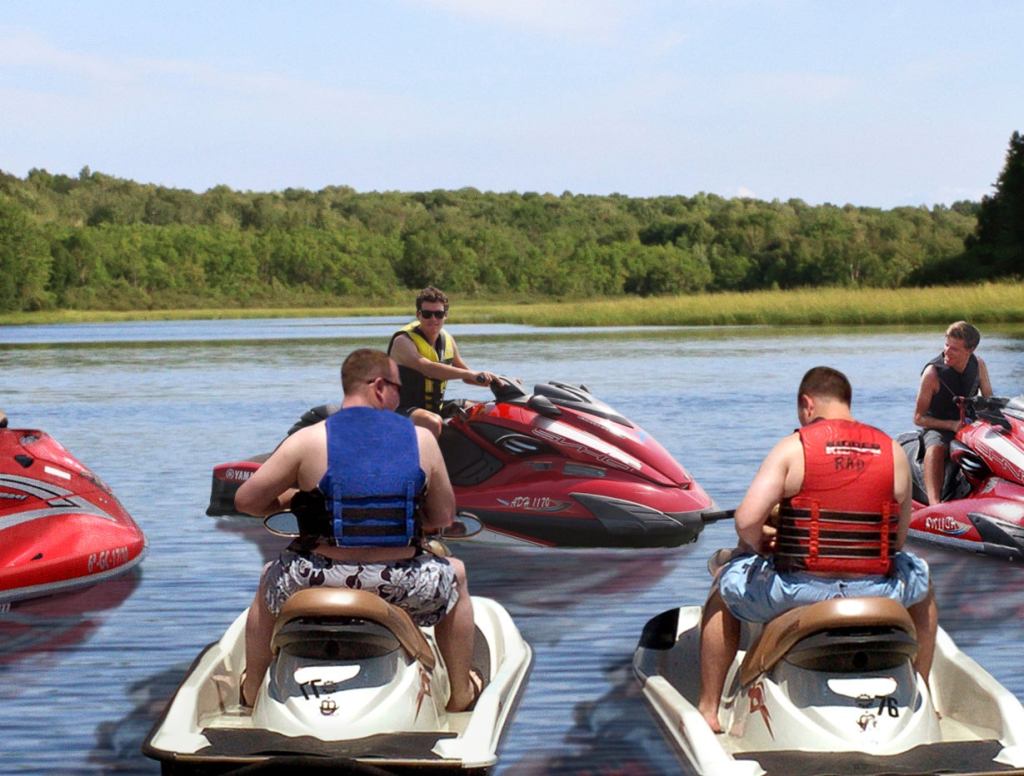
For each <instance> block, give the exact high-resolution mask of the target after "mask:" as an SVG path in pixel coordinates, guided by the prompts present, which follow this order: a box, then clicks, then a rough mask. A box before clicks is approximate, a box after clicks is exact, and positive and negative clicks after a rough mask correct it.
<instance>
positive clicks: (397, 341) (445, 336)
mask: <svg viewBox="0 0 1024 776" xmlns="http://www.w3.org/2000/svg"><path fill="white" fill-rule="evenodd" d="M447 317H448V297H447V296H445V294H444V292H443V291H440V290H439V289H436V288H434V287H433V286H428V287H427V288H424V289H423V290H422V291H420V293H419V295H418V296H417V297H416V320H415V321H413V322H411V323H409V324H407V325H405V326H403V327H402V328H401V329H399V330H398V331H396V332H395V333H394V335H393V336H392V337H391V342H390V344H389V345H388V355H389V356H391V358H393V359H394V360H395V362H396V363H397V364H398V370H399V374H400V375H401V377H402V395H401V398H400V399H399V402H398V412H400V413H402V414H404V415H408V416H409V417H410V418H412V421H413V423H415V424H416V425H417V426H422V427H423V428H426V429H428V430H429V431H430V432H431V433H433V435H434V436H435V437H437V436H439V435H440V434H441V414H440V413H441V405H442V403H443V402H444V389H445V386H446V385H447V382H448V380H462V382H464V383H467V384H469V385H477V386H481V385H483V386H486V385H490V384H491V383H492V382H493V381H494V380H495V379H496V378H495V376H494V375H493V374H491V373H490V372H476V371H474V370H472V369H470V368H469V367H468V366H467V365H466V362H465V361H463V360H462V356H460V355H459V348H458V347H457V346H456V344H455V338H454V337H452V335H451V334H449V333H448V332H446V331H445V330H444V322H445V319H446V318H447Z"/></svg>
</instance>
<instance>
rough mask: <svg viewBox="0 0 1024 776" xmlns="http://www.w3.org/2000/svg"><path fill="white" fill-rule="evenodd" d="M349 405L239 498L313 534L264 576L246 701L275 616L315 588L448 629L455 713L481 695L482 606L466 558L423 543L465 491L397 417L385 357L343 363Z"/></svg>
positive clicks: (271, 463) (293, 439)
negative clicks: (295, 520)
mask: <svg viewBox="0 0 1024 776" xmlns="http://www.w3.org/2000/svg"><path fill="white" fill-rule="evenodd" d="M341 382H342V389H343V391H344V401H343V402H342V406H341V409H340V410H339V411H338V412H336V413H334V414H333V415H331V416H330V417H328V418H327V419H326V420H324V421H321V422H319V423H316V424H314V425H312V426H307V427H306V428H303V429H300V430H299V431H296V432H295V433H294V434H292V435H291V436H289V437H287V438H286V439H285V440H284V442H282V443H281V445H280V446H279V447H278V448H277V449H276V450H275V451H274V452H273V454H272V455H271V456H270V458H268V459H267V461H266V462H265V463H264V464H263V465H262V466H260V468H259V469H258V470H257V471H256V472H255V473H254V474H253V476H252V477H251V478H250V479H249V480H247V481H246V482H245V483H244V484H243V485H242V486H241V487H240V488H239V489H238V492H237V493H236V495H235V507H236V508H237V509H238V511H239V512H245V513H247V514H251V515H269V514H273V513H275V512H280V511H282V510H284V509H287V508H289V507H291V508H292V510H293V511H294V512H295V513H296V515H297V516H299V522H300V533H301V534H302V538H300V539H299V540H298V541H296V542H293V544H292V545H291V546H290V547H289V548H288V549H287V550H285V551H284V552H282V553H281V555H280V557H279V558H278V559H277V560H276V561H272V562H270V563H268V564H267V565H266V566H265V567H264V569H263V574H262V576H261V577H260V584H259V588H258V590H257V593H256V597H255V599H254V600H253V602H252V606H251V607H250V608H249V618H248V621H247V623H246V673H245V680H244V683H243V686H242V695H243V700H244V701H245V702H246V703H247V704H251V703H252V702H253V701H254V700H255V698H256V695H257V692H258V690H259V687H260V684H261V683H262V681H263V676H264V674H265V673H266V670H267V666H269V664H270V660H271V652H270V638H271V634H272V632H273V626H274V620H275V618H276V616H277V614H278V613H279V612H280V610H281V607H282V606H283V605H284V602H285V601H286V600H287V599H288V597H289V596H291V595H292V594H293V593H295V592H296V591H298V590H301V589H303V588H306V587H311V586H314V585H326V586H329V587H354V588H357V589H361V590H368V591H370V592H374V593H376V594H377V595H379V596H381V597H382V598H384V600H386V601H389V602H390V603H394V604H395V605H397V606H399V607H401V608H402V609H404V610H405V611H406V612H408V613H409V615H410V616H411V617H412V619H413V621H414V622H415V623H416V624H417V625H422V626H430V625H436V630H435V633H436V635H437V642H438V647H439V648H440V650H441V655H442V656H443V657H444V660H445V665H446V666H447V668H448V674H449V679H450V683H451V688H452V689H451V695H450V696H449V700H448V710H449V711H461V710H463V709H465V708H467V707H468V706H469V705H470V704H471V703H472V702H473V701H474V699H475V698H476V696H477V695H478V694H479V692H480V689H481V686H480V681H479V679H480V677H479V676H476V675H475V673H473V672H471V669H470V666H471V662H472V657H473V654H472V653H473V640H474V635H473V634H474V625H473V608H472V602H471V600H470V597H469V589H468V587H467V582H466V571H465V567H464V566H463V564H462V562H461V561H459V560H457V559H455V558H450V557H449V558H442V557H438V556H436V555H433V554H432V553H430V552H429V551H427V550H426V549H424V548H423V547H422V546H421V534H422V533H423V532H428V533H429V532H436V531H438V530H440V529H442V528H444V527H446V526H448V525H451V523H452V518H453V515H454V514H455V496H454V494H453V492H452V487H451V483H450V482H449V480H448V474H447V471H446V470H445V467H444V462H443V460H442V459H441V451H440V449H439V448H438V446H437V441H436V440H435V439H434V437H433V436H432V435H431V434H430V432H429V431H427V430H425V429H422V428H417V427H416V426H414V425H413V424H412V422H410V421H409V419H408V418H405V417H402V416H400V415H398V414H396V413H395V412H394V409H395V407H396V406H397V405H398V393H399V390H400V388H401V383H400V381H399V375H398V367H397V365H396V364H395V363H394V361H392V360H391V359H390V358H388V356H387V355H386V354H384V353H382V352H380V351H377V350H369V349H365V348H364V349H360V350H356V351H354V352H353V353H351V354H350V355H349V356H348V358H346V359H345V362H344V363H343V364H342V367H341Z"/></svg>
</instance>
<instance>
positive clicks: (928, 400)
mask: <svg viewBox="0 0 1024 776" xmlns="http://www.w3.org/2000/svg"><path fill="white" fill-rule="evenodd" d="M938 390H939V375H938V372H936V371H935V367H933V366H929V367H928V368H927V369H925V370H924V374H922V375H921V385H920V386H919V387H918V389H917V403H916V404H915V405H914V425H915V426H920V427H921V428H934V429H937V430H939V431H957V430H958V429H959V428H960V421H959V420H940V419H939V418H933V417H932V416H931V415H929V414H928V408H929V407H930V406H931V404H932V397H934V396H935V394H936V393H938Z"/></svg>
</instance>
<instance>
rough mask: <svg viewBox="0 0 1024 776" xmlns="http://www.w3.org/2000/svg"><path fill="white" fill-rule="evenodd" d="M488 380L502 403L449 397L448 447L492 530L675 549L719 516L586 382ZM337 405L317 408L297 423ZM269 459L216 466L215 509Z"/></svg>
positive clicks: (455, 470)
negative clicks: (528, 384) (529, 388)
mask: <svg viewBox="0 0 1024 776" xmlns="http://www.w3.org/2000/svg"><path fill="white" fill-rule="evenodd" d="M491 390H492V391H493V393H494V400H493V401H488V402H479V403H473V402H452V403H450V404H448V405H446V413H445V414H447V415H448V417H447V418H446V421H445V424H444V428H443V430H442V432H441V438H440V446H441V452H442V454H443V455H444V460H445V464H446V465H447V468H448V474H449V477H450V478H451V481H452V486H453V487H454V489H455V497H456V501H457V503H458V508H459V510H460V511H462V512H468V513H471V514H472V515H473V516H475V517H476V518H478V519H479V520H480V521H481V522H482V523H483V525H484V528H485V529H486V533H485V534H484V535H485V536H489V538H491V539H492V540H494V539H498V540H508V541H514V542H516V543H526V544H533V545H540V546H548V547H675V546H678V545H680V544H686V543H688V542H692V541H695V540H696V538H697V535H698V534H699V533H700V531H701V529H702V528H703V527H704V523H705V522H706V520H707V519H713V518H716V517H721V516H722V515H721V514H720V513H715V512H713V511H712V510H714V509H715V505H714V502H713V501H712V499H711V498H710V497H709V496H708V495H707V493H705V492H704V489H703V488H701V486H700V485H698V484H697V483H696V482H695V481H694V480H693V478H692V477H690V475H689V474H688V473H687V472H686V470H685V469H684V468H683V467H682V466H681V465H680V464H679V463H678V462H677V461H676V460H675V459H674V458H673V457H672V456H671V455H669V453H668V452H667V451H666V450H665V448H663V447H662V446H661V445H660V444H659V443H658V442H657V441H656V440H655V439H654V438H653V437H652V436H650V434H648V433H647V432H645V431H644V430H643V429H642V428H640V427H639V426H637V425H635V424H634V423H632V422H631V421H629V420H628V419H626V418H625V417H623V416H622V415H620V414H619V413H618V412H616V411H615V410H613V409H612V408H611V407H609V406H608V405H607V404H605V403H604V402H602V401H600V400H599V399H597V398H596V397H594V396H593V395H592V394H591V393H590V392H589V391H588V390H587V389H586V388H585V387H583V386H578V387H577V386H572V385H567V384H566V383H560V382H551V383H541V384H539V385H536V386H535V387H534V392H533V393H532V394H527V393H526V392H525V391H524V390H523V388H522V387H521V385H520V384H518V383H517V382H515V381H512V380H509V379H507V378H501V379H500V380H498V381H496V382H495V383H494V385H492V386H491ZM336 409H337V405H333V406H332V405H327V406H324V407H317V408H314V409H313V410H310V411H309V412H307V413H306V414H305V415H304V416H303V419H302V420H300V421H299V422H298V423H296V425H295V426H294V427H293V428H292V430H291V431H295V430H296V429H297V428H301V427H302V426H304V425H308V424H310V423H314V422H317V421H318V420H322V419H323V418H324V417H326V416H327V415H329V414H330V413H331V412H333V411H335V410H336ZM291 431H290V432H289V433H291ZM265 459H266V456H262V457H260V458H256V459H250V460H247V461H236V462H232V463H225V464H220V465H218V466H216V467H215V468H214V471H213V488H212V494H211V500H210V507H209V509H208V510H207V514H209V515H224V514H235V511H234V493H235V491H236V490H237V489H238V486H239V485H240V484H241V483H242V482H244V481H245V480H247V479H248V478H249V476H251V474H252V472H254V471H256V469H258V468H259V465H260V462H261V461H262V460H265Z"/></svg>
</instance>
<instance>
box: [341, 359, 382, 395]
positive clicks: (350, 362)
mask: <svg viewBox="0 0 1024 776" xmlns="http://www.w3.org/2000/svg"><path fill="white" fill-rule="evenodd" d="M391 363H392V361H391V357H390V356H388V354H387V353H385V352H384V351H382V350H373V349H372V348H359V349H358V350H353V351H352V352H351V353H349V354H348V357H347V358H346V359H345V360H344V361H343V362H342V364H341V390H342V391H344V392H345V395H346V396H348V395H349V394H351V393H355V392H356V391H357V390H358V389H359V386H361V385H366V384H367V383H369V382H372V381H374V380H376V379H377V378H378V377H383V378H385V379H390V378H391Z"/></svg>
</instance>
